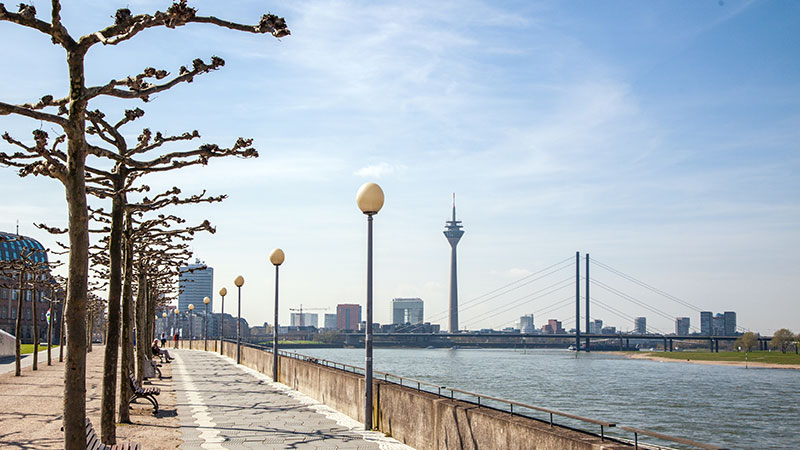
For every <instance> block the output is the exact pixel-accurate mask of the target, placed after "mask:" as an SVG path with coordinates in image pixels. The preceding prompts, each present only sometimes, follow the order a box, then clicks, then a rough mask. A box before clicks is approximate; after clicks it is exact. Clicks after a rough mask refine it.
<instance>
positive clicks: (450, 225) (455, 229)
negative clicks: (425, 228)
mask: <svg viewBox="0 0 800 450" xmlns="http://www.w3.org/2000/svg"><path fill="white" fill-rule="evenodd" d="M461 228H463V227H462V226H461V221H460V220H456V194H455V193H454V194H453V220H448V221H447V222H445V226H444V236H445V237H446V238H447V242H449V243H450V323H449V326H450V328H449V331H450V332H451V333H456V332H458V277H457V272H458V270H457V269H456V246H457V245H458V241H460V240H461V236H463V235H464V230H462V229H461Z"/></svg>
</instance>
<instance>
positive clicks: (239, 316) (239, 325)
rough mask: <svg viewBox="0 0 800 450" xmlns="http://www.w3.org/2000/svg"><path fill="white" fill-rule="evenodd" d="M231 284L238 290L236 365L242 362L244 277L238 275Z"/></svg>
mask: <svg viewBox="0 0 800 450" xmlns="http://www.w3.org/2000/svg"><path fill="white" fill-rule="evenodd" d="M233 284H235V285H236V287H237V288H239V312H238V313H237V314H236V364H239V363H241V362H242V355H241V347H242V331H241V328H242V286H244V277H242V276H241V275H239V276H238V277H236V279H235V280H233Z"/></svg>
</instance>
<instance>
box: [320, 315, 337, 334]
mask: <svg viewBox="0 0 800 450" xmlns="http://www.w3.org/2000/svg"><path fill="white" fill-rule="evenodd" d="M323 320H324V321H325V329H326V330H335V329H336V314H325V319H323Z"/></svg>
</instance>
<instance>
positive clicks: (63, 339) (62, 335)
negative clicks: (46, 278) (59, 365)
mask: <svg viewBox="0 0 800 450" xmlns="http://www.w3.org/2000/svg"><path fill="white" fill-rule="evenodd" d="M58 323H59V326H60V330H61V331H59V332H58V340H59V345H58V362H64V347H66V345H67V333H66V332H65V331H64V300H61V303H59V307H58Z"/></svg>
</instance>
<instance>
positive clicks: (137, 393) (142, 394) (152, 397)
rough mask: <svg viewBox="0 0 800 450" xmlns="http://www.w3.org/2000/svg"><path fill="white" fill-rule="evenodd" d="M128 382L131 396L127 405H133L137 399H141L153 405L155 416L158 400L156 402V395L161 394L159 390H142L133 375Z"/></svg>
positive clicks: (151, 388) (150, 388) (154, 388)
mask: <svg viewBox="0 0 800 450" xmlns="http://www.w3.org/2000/svg"><path fill="white" fill-rule="evenodd" d="M128 381H130V384H131V391H133V395H132V396H131V398H130V400H128V405H129V406H130V404H131V403H135V402H136V399H138V398H143V399H145V400H147V401H149V402H150V403H152V404H153V414H157V413H158V400H156V395H158V394H160V393H161V389H159V388H157V387H149V388H142V387H141V386H139V385H138V384H137V383H136V378H135V377H134V376H133V374H131V375H130V376H129V377H128Z"/></svg>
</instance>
